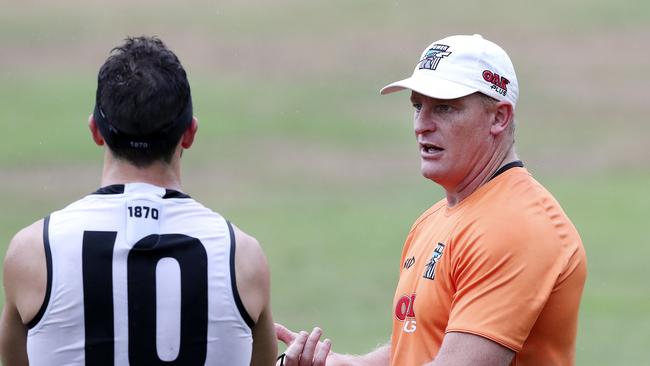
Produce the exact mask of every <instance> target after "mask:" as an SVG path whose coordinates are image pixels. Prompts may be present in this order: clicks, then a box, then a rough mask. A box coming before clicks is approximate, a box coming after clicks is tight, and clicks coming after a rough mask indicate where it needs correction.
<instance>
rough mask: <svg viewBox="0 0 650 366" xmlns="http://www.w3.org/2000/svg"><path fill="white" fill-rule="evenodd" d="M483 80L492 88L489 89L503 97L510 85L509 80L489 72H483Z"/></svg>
mask: <svg viewBox="0 0 650 366" xmlns="http://www.w3.org/2000/svg"><path fill="white" fill-rule="evenodd" d="M483 80H485V81H487V82H488V83H491V84H492V86H490V88H491V89H492V90H494V91H496V92H497V93H499V94H501V95H503V96H504V97H505V96H506V93H508V84H510V80H508V79H506V78H505V77H503V76H500V75H499V74H497V73H494V72H492V71H490V70H484V71H483Z"/></svg>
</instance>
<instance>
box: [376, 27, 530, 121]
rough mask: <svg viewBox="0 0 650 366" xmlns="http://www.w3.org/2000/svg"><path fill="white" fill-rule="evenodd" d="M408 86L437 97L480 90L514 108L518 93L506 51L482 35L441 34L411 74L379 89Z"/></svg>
mask: <svg viewBox="0 0 650 366" xmlns="http://www.w3.org/2000/svg"><path fill="white" fill-rule="evenodd" d="M404 89H410V90H413V91H416V92H418V93H420V94H423V95H426V96H429V97H432V98H437V99H455V98H460V97H464V96H466V95H469V94H472V93H475V92H481V93H483V94H485V95H488V96H490V97H492V98H495V99H497V100H500V101H507V102H509V103H510V104H512V106H513V108H514V106H515V105H516V104H517V97H518V96H519V84H518V82H517V75H515V68H514V67H513V66H512V61H510V57H508V54H507V53H506V51H504V50H503V49H502V48H501V47H499V46H498V45H497V44H496V43H494V42H491V41H488V40H487V39H484V38H483V37H482V36H481V35H479V34H475V35H473V36H467V35H460V36H450V37H447V38H443V39H441V40H439V41H436V42H433V43H432V44H431V45H430V46H429V47H427V48H425V49H424V51H423V52H422V56H420V61H418V63H417V65H416V66H415V70H413V75H411V77H410V78H408V79H404V80H400V81H396V82H394V83H392V84H389V85H386V86H385V87H384V88H382V89H381V94H389V93H393V92H396V91H400V90H404Z"/></svg>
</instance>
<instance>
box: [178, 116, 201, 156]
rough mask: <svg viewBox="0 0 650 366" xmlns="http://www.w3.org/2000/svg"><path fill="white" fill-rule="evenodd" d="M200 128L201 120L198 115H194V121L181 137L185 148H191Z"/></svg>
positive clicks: (182, 145)
mask: <svg viewBox="0 0 650 366" xmlns="http://www.w3.org/2000/svg"><path fill="white" fill-rule="evenodd" d="M198 129H199V120H198V119H197V118H196V117H192V122H190V126H189V127H188V128H187V130H185V132H184V133H183V136H182V137H181V147H183V149H189V148H190V147H191V146H192V144H193V143H194V136H195V135H196V131H197V130H198Z"/></svg>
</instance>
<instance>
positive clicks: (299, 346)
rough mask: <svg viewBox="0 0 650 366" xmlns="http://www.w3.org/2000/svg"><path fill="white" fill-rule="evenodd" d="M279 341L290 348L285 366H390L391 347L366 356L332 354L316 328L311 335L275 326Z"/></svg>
mask: <svg viewBox="0 0 650 366" xmlns="http://www.w3.org/2000/svg"><path fill="white" fill-rule="evenodd" d="M275 331H276V335H277V337H278V340H280V341H282V342H284V343H285V344H286V345H287V346H288V347H287V350H286V352H285V354H286V357H285V360H284V365H285V366H303V365H310V366H311V365H313V366H384V365H385V366H388V365H389V364H390V345H388V344H387V345H384V346H381V347H379V348H377V349H375V350H374V351H372V352H370V353H368V354H365V355H344V354H340V353H335V352H330V349H331V346H332V345H331V342H330V341H329V339H326V340H324V341H320V336H321V335H322V331H321V329H320V328H314V330H313V331H312V332H311V333H307V332H304V331H303V332H300V333H295V332H293V331H291V330H289V329H288V328H286V327H285V326H284V325H282V324H276V325H275Z"/></svg>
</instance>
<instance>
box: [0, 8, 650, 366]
mask: <svg viewBox="0 0 650 366" xmlns="http://www.w3.org/2000/svg"><path fill="white" fill-rule="evenodd" d="M649 4H650V3H649V2H647V1H642V0H624V1H617V2H611V1H602V0H598V1H586V0H580V1H572V2H565V1H559V0H550V1H545V2H536V3H532V2H521V1H511V0H506V1H500V2H486V1H479V0H474V1H464V2H460V1H436V2H431V1H369V0H366V1H343V0H332V1H320V2H315V1H312V2H309V1H291V0H279V1H274V2H266V1H251V2H240V1H235V0H230V1H219V2H213V1H187V2H183V3H182V5H181V3H180V2H174V1H153V0H151V1H135V2H127V1H123V0H118V1H113V2H99V1H80V0H66V1H59V2H56V3H46V4H43V3H37V2H33V1H23V2H20V3H18V2H16V1H9V0H2V1H0V8H1V9H2V12H0V205H1V206H0V253H4V251H5V250H4V246H6V244H7V243H8V241H9V240H10V238H11V236H12V235H13V233H15V232H16V231H17V230H18V229H19V228H21V227H23V226H25V225H28V224H29V223H31V222H32V221H34V220H36V219H37V218H40V217H42V216H44V215H46V214H47V213H49V212H51V211H52V210H55V209H58V208H60V207H62V206H63V205H65V204H66V203H68V202H70V201H72V200H74V199H76V198H78V197H80V196H81V195H83V194H84V193H86V192H89V191H92V190H94V189H95V188H96V186H97V185H98V182H99V174H100V172H101V157H102V152H101V150H100V149H98V148H96V147H95V146H94V145H93V144H92V142H91V140H90V138H89V136H88V133H87V128H86V120H87V116H88V114H89V113H90V111H91V110H92V106H93V100H94V89H95V86H96V85H95V78H96V72H97V69H98V67H99V65H100V64H101V63H102V62H103V60H104V59H105V57H106V56H107V53H108V50H109V49H110V48H111V47H113V46H114V45H116V44H117V43H119V42H120V40H121V39H122V38H123V37H124V36H126V35H139V34H157V35H159V36H161V37H162V38H163V39H164V40H166V41H167V43H168V44H169V45H170V47H171V48H172V49H174V50H175V51H176V52H177V54H178V55H179V57H180V58H181V60H182V61H183V63H184V65H185V67H186V69H187V71H188V75H189V78H190V82H191V84H192V88H193V95H194V103H195V113H196V115H197V116H198V117H199V119H200V129H199V135H198V137H197V141H196V145H195V147H193V148H192V149H191V150H189V151H188V152H187V153H186V155H185V158H184V164H185V166H184V173H185V181H184V186H185V190H186V191H188V192H189V193H190V194H192V195H193V196H194V197H195V198H197V199H198V200H200V201H202V202H203V203H205V204H206V205H208V206H210V207H212V208H214V209H215V210H217V211H219V212H221V213H222V214H223V215H225V216H226V217H228V218H229V219H231V220H232V221H233V222H235V223H236V224H238V226H240V227H241V228H243V229H244V230H246V231H248V232H250V233H251V234H253V235H254V236H256V237H257V238H258V239H259V240H260V242H261V243H262V246H263V247H264V250H265V252H266V254H267V256H268V260H269V264H270V267H271V271H272V296H273V300H272V301H273V310H274V316H275V319H276V320H277V321H280V322H283V323H285V324H286V325H288V326H290V327H292V328H302V329H308V328H311V327H312V326H314V325H319V326H321V327H323V328H324V329H325V334H326V336H327V337H330V338H332V339H333V341H334V349H335V350H337V351H340V352H352V353H362V352H365V351H368V350H370V349H372V348H373V347H375V346H376V345H378V344H380V343H382V342H385V341H387V340H388V337H389V334H390V319H391V317H390V311H391V301H392V296H393V288H394V285H395V283H396V279H397V270H398V268H399V265H400V264H399V263H398V259H399V255H400V252H401V246H402V243H403V240H404V237H405V235H406V233H407V231H408V229H409V227H410V225H411V223H412V221H413V220H414V219H415V218H416V217H417V216H418V215H419V214H420V212H422V211H423V210H425V209H426V208H428V207H429V206H430V205H431V204H432V203H433V202H435V201H437V200H438V199H440V198H441V197H442V192H441V190H440V189H439V188H437V187H436V186H435V185H434V184H432V183H430V182H427V181H426V180H424V179H423V178H421V177H420V176H419V171H418V166H419V163H418V158H417V150H416V147H415V145H414V143H413V141H414V139H413V134H412V131H411V122H410V113H411V110H410V106H409V103H408V98H407V94H397V95H393V96H389V97H380V96H379V95H378V89H379V88H381V87H382V86H383V85H384V84H386V83H387V82H391V81H394V80H396V79H398V78H401V77H405V76H407V75H408V74H409V73H410V71H411V68H412V66H413V64H414V62H415V61H417V60H416V58H417V57H418V56H419V54H420V52H421V49H422V48H424V47H425V46H426V45H428V44H429V43H430V42H431V41H433V40H435V39H438V38H441V37H443V36H445V35H448V34H454V33H470V34H471V33H482V34H483V35H485V36H486V37H488V38H491V39H493V40H495V41H497V42H498V43H500V44H502V45H503V46H504V47H505V48H506V49H507V50H508V52H509V53H510V56H511V58H512V59H513V61H514V63H515V67H516V69H517V72H518V76H519V83H520V88H521V97H520V102H519V104H518V106H517V121H518V127H517V131H518V132H517V133H518V141H517V144H518V151H519V154H520V156H521V157H522V158H523V159H524V161H525V162H526V164H527V166H528V168H529V170H530V171H532V172H533V174H535V176H536V177H537V178H538V180H540V181H541V182H543V183H544V184H545V185H546V186H547V187H548V188H549V189H550V190H551V191H552V192H553V193H554V194H555V195H556V197H557V198H558V200H559V201H560V202H561V203H562V204H563V207H564V209H565V210H566V211H567V213H568V214H569V216H570V217H571V218H572V219H573V221H574V223H575V225H576V226H577V228H578V229H579V231H580V232H581V234H582V237H583V240H584V243H585V247H586V250H587V255H588V259H589V278H588V281H587V285H586V288H585V293H584V297H583V303H582V307H581V314H580V328H579V334H578V346H577V364H578V365H643V364H650V348H649V347H648V345H649V344H650V285H649V281H648V278H650V270H649V268H650V267H649V266H648V264H647V263H648V258H650V229H649V227H650V226H649V225H648V224H649V223H650V152H649V151H650V149H647V145H648V143H647V141H648V138H650V121H649V119H648V115H650V113H649V112H650V108H649V107H648V100H649V99H648V96H647V95H648V94H647V86H648V85H650V76H649V73H648V68H649V67H650V52H648V51H647V45H648V40H649V39H650V5H649ZM513 301H516V299H513Z"/></svg>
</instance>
